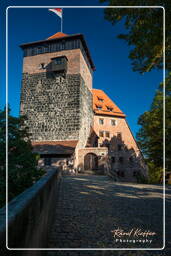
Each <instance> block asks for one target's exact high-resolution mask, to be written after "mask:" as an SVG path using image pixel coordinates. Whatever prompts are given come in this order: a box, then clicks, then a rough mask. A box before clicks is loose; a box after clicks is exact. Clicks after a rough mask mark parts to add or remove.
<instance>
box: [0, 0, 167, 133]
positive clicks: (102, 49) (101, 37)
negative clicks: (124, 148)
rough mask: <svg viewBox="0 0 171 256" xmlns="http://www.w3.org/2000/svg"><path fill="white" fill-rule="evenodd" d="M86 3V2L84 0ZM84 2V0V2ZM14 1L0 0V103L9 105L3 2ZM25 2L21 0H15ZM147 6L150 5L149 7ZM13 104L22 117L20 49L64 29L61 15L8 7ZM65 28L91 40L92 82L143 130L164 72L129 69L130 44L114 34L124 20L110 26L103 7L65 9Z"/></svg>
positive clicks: (44, 3)
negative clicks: (0, 37) (141, 120)
mask: <svg viewBox="0 0 171 256" xmlns="http://www.w3.org/2000/svg"><path fill="white" fill-rule="evenodd" d="M83 2H84V1H83ZM83 2H82V4H83ZM24 4H25V5H28V6H31V5H34V6H35V5H41V6H47V5H48V6H56V7H58V6H60V5H65V6H66V5H79V4H80V1H71V0H70V1H65V0H63V1H54V0H49V1H46V0H44V1H32V0H30V1H24ZM84 4H86V5H89V4H90V5H95V6H96V5H100V4H99V2H98V1H96V0H91V1H89V0H88V1H85V2H84ZM9 5H14V1H2V2H1V12H3V15H1V18H0V19H1V20H0V22H1V24H2V25H3V27H2V32H3V41H1V44H2V45H1V58H0V67H1V71H3V72H2V73H1V74H3V75H1V76H0V84H1V91H0V97H1V98H0V108H3V106H4V104H5V66H4V63H5V7H6V6H9ZM15 5H23V1H19V0H18V1H15ZM147 11H148V9H147ZM8 17H9V18H8V21H9V26H8V35H9V37H8V39H9V40H8V45H9V59H8V61H9V69H8V79H9V83H8V87H9V104H10V107H11V109H12V112H11V113H12V114H13V115H14V116H18V114H19V103H20V89H21V78H22V50H21V49H20V47H19V45H20V44H22V43H26V42H32V41H38V40H44V39H46V38H47V37H49V36H51V35H53V34H54V33H56V32H58V31H60V18H58V17H57V16H56V15H55V14H54V13H52V12H49V11H48V9H46V8H22V9H19V8H16V9H13V8H12V9H9V15H8ZM63 24H64V29H63V32H64V33H66V34H76V33H82V34H83V35H84V36H85V39H86V41H87V44H88V47H89V50H90V53H91V56H92V59H93V61H94V64H95V66H96V71H95V72H94V78H93V87H94V88H96V89H102V90H104V91H105V92H106V93H107V94H108V96H110V98H111V99H112V100H113V101H114V102H115V103H116V104H117V105H118V106H119V107H120V109H121V110H122V111H123V112H124V113H125V114H126V115H127V120H128V123H129V125H130V127H131V129H132V131H133V134H134V135H135V134H136V132H137V131H138V129H139V126H138V125H137V120H138V117H139V116H140V115H141V114H143V113H144V112H145V111H147V110H148V109H149V108H150V105H151V102H152V99H153V97H154V94H155V90H156V89H157V88H158V85H159V83H160V82H161V81H162V71H158V70H154V71H152V72H150V73H146V74H144V75H140V74H139V73H136V72H133V71H132V69H131V61H130V60H129V58H128V54H129V50H130V48H129V47H128V46H127V44H126V42H124V41H123V40H120V39H117V38H116V36H117V35H118V34H120V33H124V32H125V29H124V26H123V24H122V23H120V24H117V25H116V26H112V25H111V24H110V23H109V22H108V21H106V20H105V19H104V9H99V8H72V9H71V8H64V23H63Z"/></svg>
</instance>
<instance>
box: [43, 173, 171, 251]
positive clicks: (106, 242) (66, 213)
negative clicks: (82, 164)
mask: <svg viewBox="0 0 171 256" xmlns="http://www.w3.org/2000/svg"><path fill="white" fill-rule="evenodd" d="M166 199H167V200H168V201H170V188H167V189H166ZM56 204H57V206H56V221H55V223H54V225H53V227H52V230H51V234H50V237H49V248H71V250H72V248H156V249H157V248H161V247H162V244H163V242H162V240H163V195H162V186H158V185H144V184H131V183H114V182H112V181H110V180H109V179H108V178H107V177H106V176H93V175H92V176H81V175H80V176H74V177H73V176H65V177H64V178H63V179H62V185H61V191H60V200H59V201H58V202H56ZM167 216H168V225H169V227H171V219H170V218H169V211H168V214H167ZM117 228H120V229H123V230H124V231H129V230H130V229H132V228H133V229H135V228H138V229H141V230H142V231H145V230H150V231H152V232H155V233H156V235H155V236H154V237H153V239H152V242H151V243H149V242H143V243H142V241H141V242H139V241H138V239H137V240H136V241H135V243H133V242H123V241H122V242H121V241H119V242H116V239H114V237H113V235H112V232H111V231H112V230H115V229H117ZM127 238H128V237H127ZM141 240H142V239H141ZM147 252H148V254H147ZM137 253H138V254H137ZM163 253H164V252H162V251H156V252H154V251H139V252H136V251H131V252H130V251H126V252H124V251H120V252H119V251H81V252H79V251H73V252H72V251H56V252H54V251H50V252H48V255H64V256H65V255H83V256H84V255H85V256H86V255H102V256H103V255H104V256H108V255H116V256H122V255H123V256H124V255H128V256H131V255H133V256H134V255H136V256H139V255H148V256H149V255H150V256H152V255H159V256H161V255H162V256H163V255H167V254H163ZM166 253H167V252H166ZM170 255H171V253H170V254H168V256H170Z"/></svg>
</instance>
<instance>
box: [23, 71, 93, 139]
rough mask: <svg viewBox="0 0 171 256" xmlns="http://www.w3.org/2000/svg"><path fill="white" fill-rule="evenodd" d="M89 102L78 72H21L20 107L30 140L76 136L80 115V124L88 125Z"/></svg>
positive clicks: (89, 99) (90, 99)
mask: <svg viewBox="0 0 171 256" xmlns="http://www.w3.org/2000/svg"><path fill="white" fill-rule="evenodd" d="M91 102H92V97H91V92H90V91H89V90H88V88H87V87H86V86H85V85H84V82H83V79H82V77H81V75H80V74H75V75H71V74H69V75H66V77H63V76H61V75H57V74H55V73H46V72H42V73H37V74H27V73H25V74H23V80H22V92H21V105H20V109H21V114H22V115H23V114H24V115H27V117H28V120H27V121H26V125H27V126H28V127H29V132H30V133H31V134H32V135H31V139H32V140H34V141H45V140H46V141H50V140H76V139H78V138H79V137H80V129H83V121H82V120H83V118H84V120H87V121H86V122H85V123H86V124H84V127H85V126H86V127H87V126H88V127H89V126H90V125H89V124H88V120H90V119H91V118H92V117H91V118H90V115H91V113H92V112H91V113H90V108H91V104H92V103H91ZM87 109H88V111H89V113H90V114H89V113H88V112H86V111H87ZM87 129H88V128H86V131H85V133H87Z"/></svg>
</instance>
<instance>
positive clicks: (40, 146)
mask: <svg viewBox="0 0 171 256" xmlns="http://www.w3.org/2000/svg"><path fill="white" fill-rule="evenodd" d="M77 143H78V140H67V141H33V142H32V146H33V152H38V153H41V154H49V153H50V154H52V153H53V154H72V153H74V150H75V147H76V146H77Z"/></svg>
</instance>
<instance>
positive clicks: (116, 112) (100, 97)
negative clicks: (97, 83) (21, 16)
mask: <svg viewBox="0 0 171 256" xmlns="http://www.w3.org/2000/svg"><path fill="white" fill-rule="evenodd" d="M92 93H93V111H94V112H95V114H98V115H107V116H120V117H125V116H126V115H125V114H124V113H123V112H122V111H121V110H120V108H118V106H117V105H116V104H115V103H114V102H113V101H112V100H111V99H110V98H109V97H108V96H107V95H106V93H105V92H104V91H102V90H98V89H92Z"/></svg>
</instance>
